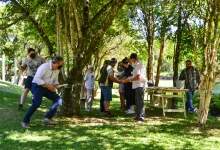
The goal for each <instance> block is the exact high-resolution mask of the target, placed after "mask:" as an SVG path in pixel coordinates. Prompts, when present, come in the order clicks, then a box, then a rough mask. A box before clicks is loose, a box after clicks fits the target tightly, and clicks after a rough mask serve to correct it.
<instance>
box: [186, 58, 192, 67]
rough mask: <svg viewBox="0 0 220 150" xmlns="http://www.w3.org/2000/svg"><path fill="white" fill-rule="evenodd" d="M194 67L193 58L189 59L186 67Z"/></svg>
mask: <svg viewBox="0 0 220 150" xmlns="http://www.w3.org/2000/svg"><path fill="white" fill-rule="evenodd" d="M191 67H192V61H191V60H187V61H186V68H191Z"/></svg>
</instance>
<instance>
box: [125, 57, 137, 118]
mask: <svg viewBox="0 0 220 150" xmlns="http://www.w3.org/2000/svg"><path fill="white" fill-rule="evenodd" d="M122 65H123V67H124V77H125V78H128V77H131V76H132V71H133V67H132V66H131V65H130V64H129V61H128V58H124V59H123V60H122ZM124 89H125V92H124V93H125V99H126V114H134V113H135V110H134V105H135V95H134V94H135V93H134V90H133V89H132V83H131V82H128V83H125V84H124Z"/></svg>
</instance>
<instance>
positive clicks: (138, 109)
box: [135, 87, 145, 118]
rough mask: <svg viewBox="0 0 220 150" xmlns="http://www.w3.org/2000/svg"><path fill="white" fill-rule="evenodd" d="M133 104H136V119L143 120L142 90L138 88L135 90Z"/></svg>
mask: <svg viewBox="0 0 220 150" xmlns="http://www.w3.org/2000/svg"><path fill="white" fill-rule="evenodd" d="M135 103H136V117H137V118H144V114H145V110H144V88H143V87H139V88H136V89H135Z"/></svg>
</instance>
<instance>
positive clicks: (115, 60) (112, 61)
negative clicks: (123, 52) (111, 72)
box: [110, 58, 117, 67]
mask: <svg viewBox="0 0 220 150" xmlns="http://www.w3.org/2000/svg"><path fill="white" fill-rule="evenodd" d="M116 64H117V59H116V58H112V59H111V60H110V65H111V66H112V67H115V65H116Z"/></svg>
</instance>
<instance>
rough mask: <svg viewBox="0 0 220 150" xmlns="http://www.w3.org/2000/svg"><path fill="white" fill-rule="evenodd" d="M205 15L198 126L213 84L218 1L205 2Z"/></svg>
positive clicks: (203, 118) (218, 36) (219, 12)
mask: <svg viewBox="0 0 220 150" xmlns="http://www.w3.org/2000/svg"><path fill="white" fill-rule="evenodd" d="M206 2H207V15H206V18H205V19H206V20H205V21H204V23H205V26H204V27H205V39H204V61H205V64H204V72H203V74H202V81H201V84H200V89H199V94H200V104H199V119H198V121H199V124H201V125H204V124H205V123H206V121H207V118H208V112H209V105H210V100H211V97H212V89H213V86H214V84H215V78H216V69H217V50H218V48H219V42H220V32H219V30H220V26H219V22H220V20H219V15H220V3H219V1H218V0H207V1H206Z"/></svg>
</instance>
